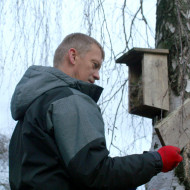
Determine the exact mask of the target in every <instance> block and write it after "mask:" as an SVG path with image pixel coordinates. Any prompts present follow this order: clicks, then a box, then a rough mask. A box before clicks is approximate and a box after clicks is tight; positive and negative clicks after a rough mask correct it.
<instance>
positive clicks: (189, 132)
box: [155, 99, 190, 149]
mask: <svg viewBox="0 0 190 190" xmlns="http://www.w3.org/2000/svg"><path fill="white" fill-rule="evenodd" d="M155 130H156V132H157V134H158V136H159V139H160V141H161V143H162V145H173V146H177V147H179V148H181V149H182V148H183V147H184V146H185V145H186V144H187V143H189V142H190V99H187V100H186V101H185V102H184V104H183V105H182V106H180V107H179V108H177V109H176V110H175V111H174V112H172V113H171V114H170V115H168V116H167V117H166V118H165V119H163V120H162V121H161V122H160V123H158V124H157V125H156V126H155Z"/></svg>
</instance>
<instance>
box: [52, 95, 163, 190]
mask: <svg viewBox="0 0 190 190" xmlns="http://www.w3.org/2000/svg"><path fill="white" fill-rule="evenodd" d="M51 112H52V115H51V120H52V125H53V128H54V135H55V139H56V143H57V145H58V148H59V151H60V153H61V156H62V159H63V161H64V162H65V164H66V166H67V168H68V171H69V173H70V176H71V177H72V179H73V180H74V181H75V182H76V183H77V184H79V186H81V187H88V188H92V189H93V188H95V189H126V188H134V187H137V186H139V185H142V184H144V183H146V182H148V181H149V180H150V179H151V178H152V177H153V176H154V175H156V174H157V173H158V172H160V170H161V167H162V165H161V164H160V163H161V159H160V158H159V156H158V155H159V154H158V153H157V152H154V153H150V152H147V153H144V154H139V155H130V156H125V157H114V158H111V157H109V152H108V150H107V148H106V142H105V136H104V123H103V119H102V116H101V113H100V111H99V108H98V106H97V104H96V103H95V102H94V101H93V100H92V99H91V98H89V97H88V96H86V95H71V96H69V97H66V98H63V99H60V100H58V101H56V102H54V103H53V106H52V111H51Z"/></svg>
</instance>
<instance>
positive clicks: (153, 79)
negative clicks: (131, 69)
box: [142, 53, 169, 110]
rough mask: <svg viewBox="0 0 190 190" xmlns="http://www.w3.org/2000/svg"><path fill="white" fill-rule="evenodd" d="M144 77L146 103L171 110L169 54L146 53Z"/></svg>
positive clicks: (144, 101) (143, 64)
mask: <svg viewBox="0 0 190 190" xmlns="http://www.w3.org/2000/svg"><path fill="white" fill-rule="evenodd" d="M142 79H143V103H144V105H147V106H152V107H156V108H160V109H162V110H169V95H168V94H169V93H168V69H167V56H165V55H156V54H147V53H145V54H144V56H143V61H142Z"/></svg>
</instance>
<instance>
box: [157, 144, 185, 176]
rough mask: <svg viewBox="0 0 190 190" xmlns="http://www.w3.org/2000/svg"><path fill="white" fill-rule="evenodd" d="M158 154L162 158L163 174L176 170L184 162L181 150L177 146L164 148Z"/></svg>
mask: <svg viewBox="0 0 190 190" xmlns="http://www.w3.org/2000/svg"><path fill="white" fill-rule="evenodd" d="M158 153H159V154H160V155H161V157H162V163H163V168H162V172H168V171H170V170H172V169H174V168H175V167H176V166H177V165H178V164H179V163H180V162H181V161H182V160H183V158H182V156H180V149H179V148H178V147H175V146H163V147H162V148H160V149H159V150H158Z"/></svg>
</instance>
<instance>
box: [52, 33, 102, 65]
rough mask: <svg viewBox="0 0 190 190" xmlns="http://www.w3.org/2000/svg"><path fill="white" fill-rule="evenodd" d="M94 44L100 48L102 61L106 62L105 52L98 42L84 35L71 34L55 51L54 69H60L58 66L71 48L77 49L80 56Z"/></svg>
mask: <svg viewBox="0 0 190 190" xmlns="http://www.w3.org/2000/svg"><path fill="white" fill-rule="evenodd" d="M92 44H96V45H97V46H98V47H99V48H100V50H101V53H102V59H103V60H104V57H105V52H104V50H103V47H102V46H101V45H100V43H99V42H98V41H97V40H95V39H94V38H92V37H90V36H88V35H86V34H82V33H72V34H69V35H68V36H66V37H65V38H64V40H63V41H62V42H61V44H60V45H59V46H58V47H57V49H56V51H55V54H54V59H53V65H54V67H58V65H59V64H61V63H62V62H63V60H64V56H65V55H66V53H67V52H68V50H69V49H70V48H75V49H76V50H77V51H78V52H79V53H80V54H83V53H86V52H87V51H89V50H90V48H91V45H92Z"/></svg>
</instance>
